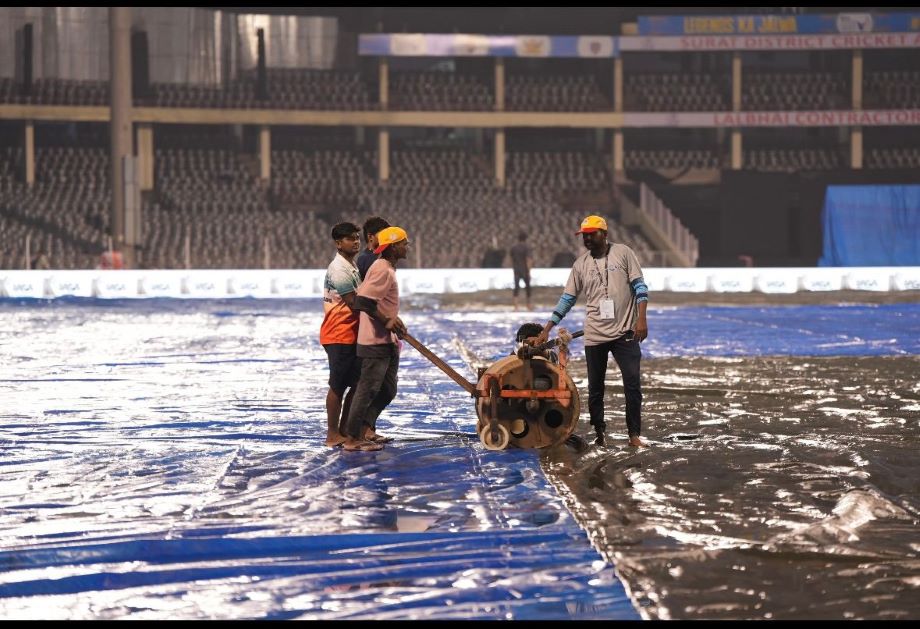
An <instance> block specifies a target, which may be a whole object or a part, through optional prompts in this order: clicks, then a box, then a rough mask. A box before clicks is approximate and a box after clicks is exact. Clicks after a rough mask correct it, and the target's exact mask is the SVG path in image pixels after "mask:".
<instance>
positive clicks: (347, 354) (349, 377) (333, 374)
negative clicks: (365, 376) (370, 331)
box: [323, 343, 361, 395]
mask: <svg viewBox="0 0 920 629" xmlns="http://www.w3.org/2000/svg"><path fill="white" fill-rule="evenodd" d="M323 349H324V350H326V355H327V356H329V388H330V389H332V390H333V391H335V392H336V393H337V394H338V395H342V393H344V392H345V389H347V388H348V387H353V386H356V385H357V384H358V378H359V377H360V376H361V359H360V358H358V345H357V343H355V344H354V345H346V344H344V343H330V344H328V345H323Z"/></svg>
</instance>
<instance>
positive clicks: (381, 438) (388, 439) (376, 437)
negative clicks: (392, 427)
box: [367, 435, 393, 443]
mask: <svg viewBox="0 0 920 629" xmlns="http://www.w3.org/2000/svg"><path fill="white" fill-rule="evenodd" d="M367 440H368V441H373V442H374V443H390V442H391V441H393V437H384V436H383V435H374V436H373V437H368V438H367Z"/></svg>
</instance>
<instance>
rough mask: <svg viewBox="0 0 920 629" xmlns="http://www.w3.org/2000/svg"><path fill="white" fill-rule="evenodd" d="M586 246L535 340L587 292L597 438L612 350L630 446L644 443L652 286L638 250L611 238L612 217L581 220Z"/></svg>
mask: <svg viewBox="0 0 920 629" xmlns="http://www.w3.org/2000/svg"><path fill="white" fill-rule="evenodd" d="M575 233H576V234H581V235H582V241H583V242H584V245H585V248H586V249H587V251H586V252H585V253H583V254H582V255H581V256H579V257H578V259H577V260H575V264H574V265H573V266H572V272H571V273H569V279H568V281H567V282H566V284H565V290H564V292H563V294H562V298H560V299H559V303H558V304H557V305H556V309H555V310H554V311H553V314H552V317H550V320H549V321H547V322H546V325H544V326H543V331H542V332H540V335H539V336H538V337H537V338H536V340H535V344H537V345H539V344H541V343H545V342H546V341H547V340H548V339H549V331H550V330H552V329H553V327H554V326H555V325H556V324H557V323H559V322H560V321H561V320H562V319H563V318H564V317H565V315H566V314H567V313H568V312H569V310H570V309H571V308H572V306H574V305H575V300H576V299H578V296H579V295H584V296H585V301H586V305H585V307H586V309H587V316H586V317H585V361H586V363H587V366H588V411H589V412H590V414H591V425H592V426H594V431H595V433H596V435H597V438H596V440H595V443H596V444H598V445H604V433H605V431H606V429H607V424H606V423H605V421H604V384H605V382H604V380H605V377H606V375H607V356H608V355H609V354H610V353H612V354H613V358H614V360H616V361H617V365H618V366H619V367H620V373H621V375H622V376H623V390H624V392H625V394H626V428H627V431H628V434H629V445H631V446H634V447H642V446H645V444H644V443H643V442H642V440H641V439H640V438H639V436H640V434H641V432H642V389H641V387H640V381H639V363H640V361H641V359H642V351H641V349H640V348H639V343H640V342H641V341H644V340H645V338H646V337H647V336H648V322H647V321H646V316H645V311H646V308H647V306H648V287H647V286H646V285H645V281H644V280H643V279H642V268H641V267H640V266H639V260H638V258H636V254H635V252H634V251H633V250H632V249H630V248H629V247H627V246H626V245H623V244H619V243H616V244H612V243H609V242H607V221H605V220H604V219H603V218H601V217H600V216H589V217H587V218H586V219H585V220H583V221H582V222H581V229H579V230H578V231H577V232H575Z"/></svg>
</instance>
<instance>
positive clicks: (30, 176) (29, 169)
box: [25, 120, 35, 188]
mask: <svg viewBox="0 0 920 629" xmlns="http://www.w3.org/2000/svg"><path fill="white" fill-rule="evenodd" d="M25 130H26V133H25V145H26V146H25V148H26V172H25V178H26V185H28V186H29V187H30V188H31V187H32V186H33V185H34V184H35V123H34V122H32V121H31V120H26V127H25Z"/></svg>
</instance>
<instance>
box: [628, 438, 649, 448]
mask: <svg viewBox="0 0 920 629" xmlns="http://www.w3.org/2000/svg"><path fill="white" fill-rule="evenodd" d="M629 445H630V446H632V447H633V448H647V447H648V444H647V443H645V442H644V441H642V439H640V438H639V437H630V438H629Z"/></svg>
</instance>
